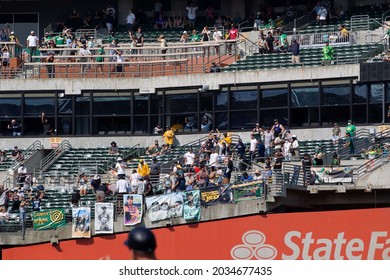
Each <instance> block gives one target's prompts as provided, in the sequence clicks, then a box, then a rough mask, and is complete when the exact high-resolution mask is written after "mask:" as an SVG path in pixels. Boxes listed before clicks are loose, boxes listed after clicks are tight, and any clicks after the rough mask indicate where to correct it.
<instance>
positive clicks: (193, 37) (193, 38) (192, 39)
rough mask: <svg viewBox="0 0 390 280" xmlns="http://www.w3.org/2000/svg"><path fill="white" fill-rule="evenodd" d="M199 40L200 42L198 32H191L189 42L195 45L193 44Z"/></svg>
mask: <svg viewBox="0 0 390 280" xmlns="http://www.w3.org/2000/svg"><path fill="white" fill-rule="evenodd" d="M200 40H201V36H200V35H199V34H198V31H196V30H195V29H194V30H192V34H191V37H190V42H192V43H195V42H200ZM195 50H196V49H195Z"/></svg>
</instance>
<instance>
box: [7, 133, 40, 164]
mask: <svg viewBox="0 0 390 280" xmlns="http://www.w3.org/2000/svg"><path fill="white" fill-rule="evenodd" d="M42 148H43V145H42V143H41V141H39V140H35V141H34V142H33V143H32V144H31V145H30V146H28V147H27V148H26V149H24V150H23V151H22V154H23V156H22V158H23V160H22V161H15V162H14V163H13V164H12V167H11V169H12V170H13V171H15V170H16V169H18V168H19V166H20V164H21V163H22V162H25V161H26V160H28V159H29V158H30V157H31V156H32V155H33V154H34V153H35V152H36V151H37V150H41V149H42Z"/></svg>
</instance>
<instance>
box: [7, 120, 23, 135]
mask: <svg viewBox="0 0 390 280" xmlns="http://www.w3.org/2000/svg"><path fill="white" fill-rule="evenodd" d="M8 129H11V130H12V136H21V135H22V125H21V124H20V123H19V122H17V121H16V120H11V124H9V125H8Z"/></svg>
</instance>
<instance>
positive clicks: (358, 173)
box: [354, 153, 390, 180]
mask: <svg viewBox="0 0 390 280" xmlns="http://www.w3.org/2000/svg"><path fill="white" fill-rule="evenodd" d="M389 162H390V158H389V155H388V153H382V154H380V155H377V156H375V157H374V158H372V159H368V160H367V162H366V163H364V164H363V165H361V166H359V167H358V168H356V169H355V170H354V179H356V180H357V179H361V178H363V177H364V176H366V175H367V174H369V173H370V172H372V171H374V170H375V169H378V168H379V167H382V166H383V165H385V164H387V163H389Z"/></svg>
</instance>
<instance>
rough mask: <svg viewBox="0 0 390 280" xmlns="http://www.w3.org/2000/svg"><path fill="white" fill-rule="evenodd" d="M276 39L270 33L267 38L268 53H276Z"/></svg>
mask: <svg viewBox="0 0 390 280" xmlns="http://www.w3.org/2000/svg"><path fill="white" fill-rule="evenodd" d="M274 41H275V39H274V37H273V36H272V33H271V31H269V32H268V36H267V37H266V38H265V46H266V49H267V52H268V53H273V52H274Z"/></svg>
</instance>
